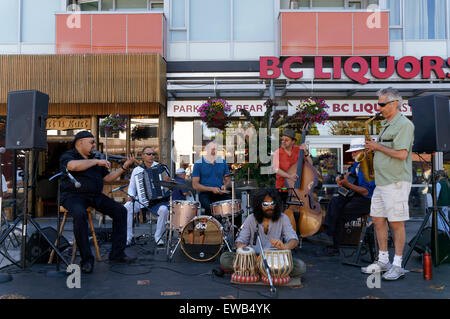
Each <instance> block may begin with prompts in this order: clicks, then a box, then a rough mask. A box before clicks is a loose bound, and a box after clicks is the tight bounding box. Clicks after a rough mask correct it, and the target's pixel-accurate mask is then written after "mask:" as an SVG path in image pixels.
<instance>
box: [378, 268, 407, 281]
mask: <svg viewBox="0 0 450 319" xmlns="http://www.w3.org/2000/svg"><path fill="white" fill-rule="evenodd" d="M403 277H405V270H404V269H403V268H402V267H399V266H395V265H392V267H391V269H389V270H388V271H387V272H386V273H385V274H384V275H383V279H384V280H397V279H400V278H403Z"/></svg>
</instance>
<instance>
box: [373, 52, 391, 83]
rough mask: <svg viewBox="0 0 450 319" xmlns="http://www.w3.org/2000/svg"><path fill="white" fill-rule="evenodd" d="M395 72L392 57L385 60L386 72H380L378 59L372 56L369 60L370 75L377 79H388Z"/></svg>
mask: <svg viewBox="0 0 450 319" xmlns="http://www.w3.org/2000/svg"><path fill="white" fill-rule="evenodd" d="M394 71H395V58H394V57H393V56H388V57H387V58H386V71H384V72H381V71H380V58H379V57H377V56H373V57H372V58H371V72H372V75H373V76H374V77H375V78H377V79H388V78H390V77H391V76H392V75H393V74H394Z"/></svg>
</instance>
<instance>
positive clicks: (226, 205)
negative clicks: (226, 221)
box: [211, 199, 241, 217]
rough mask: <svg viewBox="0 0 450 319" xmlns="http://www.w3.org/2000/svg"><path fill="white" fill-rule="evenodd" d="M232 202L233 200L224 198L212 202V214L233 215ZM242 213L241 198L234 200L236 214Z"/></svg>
mask: <svg viewBox="0 0 450 319" xmlns="http://www.w3.org/2000/svg"><path fill="white" fill-rule="evenodd" d="M231 202H232V200H231V199H229V200H222V201H219V202H215V203H212V204H211V214H212V215H213V216H215V217H228V216H231ZM240 213H241V200H240V199H235V200H234V215H235V216H236V215H238V214H240Z"/></svg>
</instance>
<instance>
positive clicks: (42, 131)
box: [5, 90, 49, 150]
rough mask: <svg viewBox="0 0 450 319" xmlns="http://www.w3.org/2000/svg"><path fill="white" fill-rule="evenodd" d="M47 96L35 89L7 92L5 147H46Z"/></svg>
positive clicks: (41, 148) (43, 148)
mask: <svg viewBox="0 0 450 319" xmlns="http://www.w3.org/2000/svg"><path fill="white" fill-rule="evenodd" d="M48 101H49V96H48V95H47V94H45V93H42V92H39V91H37V90H30V91H14V92H9V93H8V110H7V118H6V143H5V147H6V148H7V149H15V150H27V149H30V150H31V149H33V150H45V149H47V125H46V120H47V117H48Z"/></svg>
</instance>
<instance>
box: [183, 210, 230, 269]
mask: <svg viewBox="0 0 450 319" xmlns="http://www.w3.org/2000/svg"><path fill="white" fill-rule="evenodd" d="M222 242H223V233H222V226H221V225H220V223H219V222H218V221H217V220H216V219H215V218H214V217H212V216H207V215H200V216H196V217H194V218H193V219H192V220H191V221H190V222H189V223H187V224H186V226H184V227H183V231H182V232H181V241H180V243H181V249H182V250H183V252H184V253H185V254H186V256H188V257H189V258H190V259H192V260H195V261H209V260H211V259H213V258H215V257H216V256H217V255H218V254H219V252H220V250H221V249H222Z"/></svg>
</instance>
